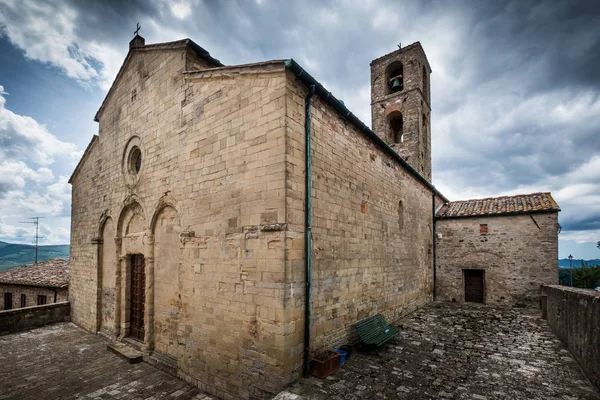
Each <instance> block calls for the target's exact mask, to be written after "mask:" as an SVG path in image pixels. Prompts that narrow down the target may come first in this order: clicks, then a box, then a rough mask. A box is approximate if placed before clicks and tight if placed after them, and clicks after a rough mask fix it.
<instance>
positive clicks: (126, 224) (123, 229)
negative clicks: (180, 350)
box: [115, 197, 148, 342]
mask: <svg viewBox="0 0 600 400" xmlns="http://www.w3.org/2000/svg"><path fill="white" fill-rule="evenodd" d="M146 221H147V218H146V213H145V212H144V209H143V208H142V206H141V205H140V203H139V201H138V199H137V198H135V197H129V198H128V199H127V200H126V201H125V203H124V206H123V208H122V210H121V212H120V214H119V220H118V223H117V229H116V234H117V236H116V240H115V242H116V247H117V248H116V253H117V254H118V255H119V265H118V268H117V273H116V282H117V283H116V285H115V286H116V287H115V292H116V293H117V296H116V297H117V298H116V304H117V307H116V310H115V325H116V329H115V330H116V332H115V334H116V335H117V336H120V337H125V336H130V334H131V333H132V332H134V333H135V332H137V334H136V339H139V340H143V341H144V342H145V341H146V335H145V333H146V329H145V321H147V320H148V318H147V313H148V310H147V307H146V306H145V299H147V298H148V282H147V280H146V279H145V276H146V275H147V274H148V273H147V266H146V259H145V254H147V251H146V250H147V249H146V242H147V236H148V234H147V232H148V224H147V222H146ZM140 257H141V258H140ZM140 259H143V260H144V262H143V263H142V264H141V265H142V267H141V268H142V271H141V273H142V275H143V277H144V280H143V281H141V283H140V282H138V281H135V279H136V277H137V279H139V277H140V271H137V270H136V273H135V274H132V271H133V268H134V267H136V266H137V267H138V268H140V266H139V265H138V264H139V260H140ZM140 284H141V285H142V288H139V287H137V285H140ZM132 288H133V289H134V290H135V294H134V295H135V296H143V299H142V300H141V301H142V303H141V305H140V303H139V300H140V299H139V298H137V297H134V298H133V300H134V301H133V302H132ZM135 300H138V302H136V301H135ZM133 306H136V307H138V308H136V307H133ZM139 307H142V308H141V311H140V312H141V313H142V317H141V318H140V317H139V316H138V318H135V317H134V318H133V319H132V312H135V310H136V309H138V310H139ZM132 310H134V311H132ZM132 320H133V322H134V323H139V324H142V325H141V326H136V327H135V329H131V323H132ZM140 332H141V333H140Z"/></svg>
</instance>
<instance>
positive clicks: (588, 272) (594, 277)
mask: <svg viewBox="0 0 600 400" xmlns="http://www.w3.org/2000/svg"><path fill="white" fill-rule="evenodd" d="M599 283H600V266H598V265H596V266H588V265H586V264H585V262H583V261H582V262H581V267H580V268H575V269H573V286H575V287H578V288H584V289H592V288H594V287H596V286H598V284H599Z"/></svg>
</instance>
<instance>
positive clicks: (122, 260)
mask: <svg viewBox="0 0 600 400" xmlns="http://www.w3.org/2000/svg"><path fill="white" fill-rule="evenodd" d="M122 243H123V240H122V239H121V238H120V237H116V238H115V247H116V248H117V260H119V261H118V264H117V268H115V327H114V329H115V337H116V338H118V337H121V307H122V304H121V303H122V301H121V299H122V298H123V296H122V286H123V285H122V284H121V283H122V279H121V277H122V276H123V272H122V271H124V270H125V269H126V268H127V256H122V255H121V246H122Z"/></svg>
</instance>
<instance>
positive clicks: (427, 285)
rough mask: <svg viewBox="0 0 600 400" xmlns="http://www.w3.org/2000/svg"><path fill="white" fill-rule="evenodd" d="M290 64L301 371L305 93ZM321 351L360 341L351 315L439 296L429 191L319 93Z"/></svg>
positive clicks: (293, 334) (292, 243)
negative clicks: (435, 282)
mask: <svg viewBox="0 0 600 400" xmlns="http://www.w3.org/2000/svg"><path fill="white" fill-rule="evenodd" d="M306 91H307V89H306V87H304V86H303V85H301V84H300V83H298V82H297V81H296V80H295V77H294V76H293V75H292V74H291V73H288V95H287V100H286V101H287V102H286V108H287V120H286V128H287V134H286V146H287V150H286V153H287V155H286V176H287V182H286V187H287V197H286V204H287V207H286V210H287V211H286V212H287V218H286V222H287V232H286V240H287V243H286V248H287V249H288V250H287V259H286V276H287V277H289V278H288V279H290V292H289V293H290V294H289V300H286V303H288V302H289V304H290V306H289V307H290V308H289V310H288V312H287V318H288V320H287V321H288V322H287V323H288V325H289V326H288V332H290V335H289V341H288V342H287V343H288V344H287V348H286V349H285V351H286V354H287V355H288V356H291V357H292V364H291V365H292V366H293V367H294V371H295V373H296V374H298V373H299V372H298V368H300V367H301V365H302V364H301V361H302V358H301V356H302V347H303V343H302V342H303V337H302V335H303V329H302V326H303V321H304V308H303V304H304V289H303V288H304V270H303V265H304V256H303V249H304V239H303V235H304V225H303V221H304V205H303V198H304V184H303V182H304V173H305V171H304V142H305V136H304V98H305V95H306ZM312 103H313V104H312V111H311V113H312V122H311V125H312V148H313V153H312V182H313V194H312V195H313V228H312V235H313V245H312V246H313V254H312V260H313V261H312V262H313V281H312V288H313V291H312V298H311V303H312V307H311V313H312V318H311V336H312V341H311V346H312V348H313V353H316V352H319V351H321V350H327V349H333V348H335V347H336V346H339V345H341V344H344V343H348V342H353V341H354V340H355V337H354V336H355V332H354V329H353V328H352V326H351V325H352V324H353V323H354V322H356V321H358V320H360V319H362V318H365V317H367V316H370V315H374V314H377V313H382V314H384V315H385V316H386V318H387V319H388V320H396V319H398V318H399V317H400V316H401V315H403V314H405V313H407V312H409V311H411V310H414V309H415V308H417V307H419V306H420V305H423V304H425V303H427V302H429V301H431V296H432V287H433V278H432V271H433V257H432V211H431V196H432V194H431V192H430V191H429V189H427V188H426V187H425V186H423V185H422V184H421V183H419V182H417V181H416V180H415V179H414V178H413V177H412V176H410V175H409V174H408V173H407V172H406V171H405V170H404V169H403V167H402V166H400V165H399V164H398V163H397V161H396V160H394V159H392V158H391V157H390V156H389V155H387V154H386V153H384V152H383V151H381V149H380V148H378V147H377V146H376V145H374V144H373V143H372V141H371V140H370V139H368V138H367V137H366V136H365V135H364V134H363V133H362V132H361V131H360V130H359V129H357V128H356V127H354V126H353V125H351V124H349V123H348V122H347V121H346V120H345V119H344V118H343V117H342V116H340V115H339V114H338V113H336V112H335V111H334V110H332V108H331V107H330V106H329V105H328V104H327V103H325V102H324V101H323V100H322V99H321V98H319V97H316V98H313V102H312Z"/></svg>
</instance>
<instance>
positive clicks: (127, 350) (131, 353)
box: [106, 342, 144, 364]
mask: <svg viewBox="0 0 600 400" xmlns="http://www.w3.org/2000/svg"><path fill="white" fill-rule="evenodd" d="M106 348H107V349H108V350H110V351H112V352H113V353H115V354H116V355H118V356H119V357H121V358H122V359H124V360H125V361H127V362H128V363H129V364H137V363H139V362H142V361H143V360H144V358H143V357H142V353H141V352H140V351H137V350H135V349H132V348H131V347H129V346H128V345H126V344H123V343H116V342H113V343H108V344H107V345H106Z"/></svg>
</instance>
